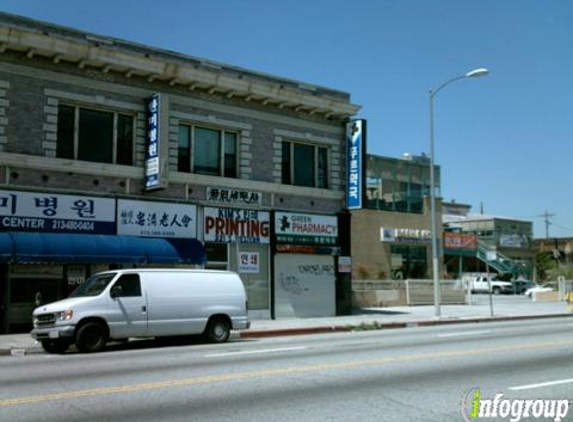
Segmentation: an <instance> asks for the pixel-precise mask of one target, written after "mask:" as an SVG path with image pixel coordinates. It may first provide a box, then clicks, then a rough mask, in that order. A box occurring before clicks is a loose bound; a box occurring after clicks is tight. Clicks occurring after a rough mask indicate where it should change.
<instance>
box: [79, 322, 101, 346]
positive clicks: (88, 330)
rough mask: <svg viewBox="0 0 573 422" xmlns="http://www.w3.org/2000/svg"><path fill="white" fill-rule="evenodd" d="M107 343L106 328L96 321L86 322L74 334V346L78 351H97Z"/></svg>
mask: <svg viewBox="0 0 573 422" xmlns="http://www.w3.org/2000/svg"><path fill="white" fill-rule="evenodd" d="M106 343H107V330H106V328H105V327H104V326H103V325H102V324H100V323H98V322H88V323H86V324H84V325H82V326H81V327H80V329H79V330H78V332H77V334H76V347H77V348H78V350H79V351H80V352H84V353H93V352H99V351H100V350H102V349H103V348H104V347H105V344H106Z"/></svg>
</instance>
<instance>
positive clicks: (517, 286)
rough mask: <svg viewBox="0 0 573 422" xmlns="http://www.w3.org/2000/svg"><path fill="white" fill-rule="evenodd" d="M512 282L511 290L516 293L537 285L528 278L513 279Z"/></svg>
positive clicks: (519, 293) (518, 293)
mask: <svg viewBox="0 0 573 422" xmlns="http://www.w3.org/2000/svg"><path fill="white" fill-rule="evenodd" d="M512 283H513V292H512V293H515V294H517V295H521V294H524V293H525V292H526V291H527V290H528V289H531V288H532V287H535V286H537V285H536V284H535V283H534V282H533V281H530V280H514V281H512Z"/></svg>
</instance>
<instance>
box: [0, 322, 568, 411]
mask: <svg viewBox="0 0 573 422" xmlns="http://www.w3.org/2000/svg"><path fill="white" fill-rule="evenodd" d="M572 330H573V321H570V320H569V319H565V320H564V319H555V320H543V321H519V322H505V323H491V324H485V325H484V324H478V325H456V326H451V327H447V326H441V327H431V328H430V327H429V328H411V329H402V330H396V331H391V330H389V331H366V332H354V333H340V334H328V335H313V336H304V337H282V338H273V339H261V340H238V341H235V342H231V343H228V344H224V345H206V344H200V343H198V344H188V345H175V346H173V345H167V346H165V345H164V346H163V347H158V345H157V344H151V347H149V346H150V345H146V346H147V347H145V348H138V349H134V348H133V347H134V346H133V345H130V346H127V347H125V346H124V347H121V346H120V347H115V348H112V349H111V350H109V351H107V352H104V353H100V354H96V355H80V354H75V353H69V354H66V355H63V356H58V355H44V354H39V355H30V356H24V357H5V358H2V359H0V421H42V422H46V421H58V422H59V421H62V420H65V421H83V422H91V421H94V422H95V421H97V422H103V421H116V420H117V421H119V420H121V421H127V422H128V421H133V422H136V421H137V422H144V421H255V422H256V421H297V422H298V421H413V420H424V421H439V422H444V421H462V420H463V419H462V416H461V413H460V402H461V400H462V397H463V396H464V393H465V392H467V391H468V390H470V389H473V388H479V389H480V391H481V393H482V397H484V398H493V397H494V396H495V395H496V394H497V393H503V394H505V395H506V397H511V398H535V399H538V398H547V399H562V398H573V380H572V379H570V378H572V374H573V371H572V370H573V363H572V355H571V350H572V348H573V337H572V336H571V335H570V333H571V332H572ZM547 383H549V384H547ZM512 388H513V389H512ZM470 401H471V400H470ZM572 407H573V405H572ZM569 413H571V416H568V418H567V419H565V420H573V410H571V412H569ZM487 420H496V419H491V418H490V419H487ZM497 420H502V419H497ZM506 420H509V419H506ZM530 420H531V419H530Z"/></svg>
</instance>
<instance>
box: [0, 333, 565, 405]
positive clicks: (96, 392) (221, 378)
mask: <svg viewBox="0 0 573 422" xmlns="http://www.w3.org/2000/svg"><path fill="white" fill-rule="evenodd" d="M571 345H573V340H563V341H556V342H548V343H538V344H520V345H513V346H500V347H489V348H480V349H472V350H456V351H449V352H438V353H430V354H424V355H411V356H394V357H387V358H379V359H366V360H357V361H351V362H339V363H325V364H316V365H304V366H298V367H289V368H275V369H263V370H258V371H250V372H242V373H236V374H220V375H209V376H205V377H193V378H182V379H172V380H166V381H155V382H147V383H139V384H132V385H123V386H117V387H103V388H93V389H86V390H76V391H68V392H62V393H55V394H46V395H40V396H30V397H17V398H12V399H4V400H0V407H6V406H16V405H22V404H32V403H41V402H50V401H56V400H64V399H75V398H80V397H94V396H103V395H112V394H128V393H136V392H140V391H145V390H157V389H162V388H172V387H180V386H187V385H196V384H212V383H217V382H225V381H236V380H245V379H254V378H263V377H273V376H284V375H291V374H305V373H311V372H320V371H328V370H341V369H354V368H360V367H365V366H376V365H384V364H392V363H399V362H412V361H423V360H436V359H443V358H453V357H468V356H476V355H483V354H484V353H501V352H516V351H523V350H537V349H548V348H553V347H560V346H571Z"/></svg>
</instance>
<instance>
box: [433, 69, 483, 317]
mask: <svg viewBox="0 0 573 422" xmlns="http://www.w3.org/2000/svg"><path fill="white" fill-rule="evenodd" d="M488 73H489V71H488V70H487V69H484V68H480V69H474V70H471V71H469V72H467V73H465V74H463V75H460V76H456V77H455V78H452V79H450V80H448V81H446V82H444V83H443V84H441V85H440V86H439V87H438V88H436V89H435V90H432V89H430V225H431V227H430V232H431V235H432V279H433V282H434V308H435V309H434V312H435V317H436V318H440V317H441V315H442V311H441V308H440V274H439V268H440V267H439V263H438V256H439V254H438V225H437V221H436V219H437V217H436V179H435V177H436V176H435V174H434V173H435V171H434V162H435V156H434V97H435V96H436V95H437V94H438V92H440V91H441V90H442V89H444V88H445V87H446V86H447V85H449V84H451V83H452V82H455V81H458V80H460V79H464V78H477V77H480V76H485V75H487V74H488Z"/></svg>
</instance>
